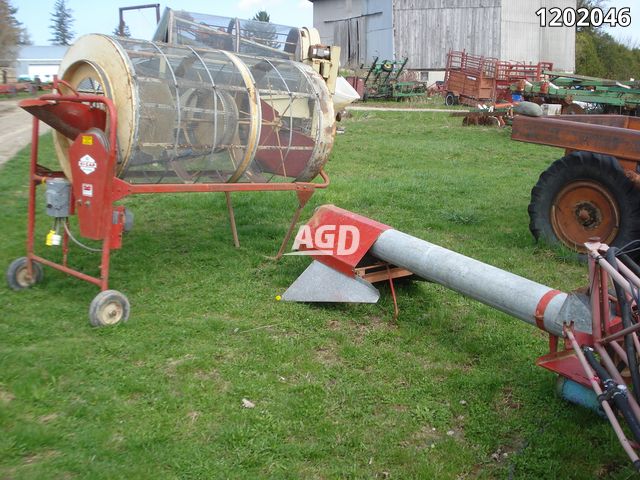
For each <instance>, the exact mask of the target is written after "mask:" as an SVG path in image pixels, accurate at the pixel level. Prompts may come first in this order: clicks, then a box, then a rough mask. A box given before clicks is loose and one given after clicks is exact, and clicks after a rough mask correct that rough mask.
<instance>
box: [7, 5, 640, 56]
mask: <svg viewBox="0 0 640 480" xmlns="http://www.w3.org/2000/svg"><path fill="white" fill-rule="evenodd" d="M508 1H509V0H508ZM54 3H55V2H54V0H11V4H12V5H13V6H14V7H17V8H18V13H17V17H18V20H19V21H21V22H22V23H23V24H24V25H25V26H26V28H27V30H28V31H29V34H30V35H31V40H32V41H33V43H34V45H48V44H49V38H50V37H51V32H50V31H49V23H50V16H51V11H52V10H53V5H54ZM148 3H154V2H150V1H149V0H144V1H141V0H125V1H122V0H120V1H118V0H93V1H88V0H68V1H67V4H68V6H69V8H71V9H72V10H73V17H74V18H75V23H74V25H73V30H74V31H75V33H76V37H78V36H80V35H82V34H85V33H108V34H111V33H112V32H113V30H114V29H115V28H116V26H117V25H118V8H119V7H126V6H131V5H140V4H148ZM547 3H548V4H549V3H551V2H547ZM160 6H161V12H162V10H164V7H165V6H169V7H171V8H176V9H182V10H187V11H191V12H197V13H209V14H212V15H219V16H222V17H238V18H251V17H253V16H254V15H255V14H256V13H257V12H258V11H259V10H266V11H267V12H268V13H269V15H270V16H271V22H273V23H277V24H280V25H287V26H292V27H311V26H313V5H312V4H311V2H309V1H308V0H175V1H174V2H173V3H161V4H160ZM608 7H609V8H621V7H630V8H631V25H630V26H629V27H626V28H622V27H618V28H613V29H607V31H609V33H611V34H612V35H613V36H614V37H616V38H617V39H618V40H621V41H622V42H623V43H625V44H629V43H631V44H633V45H636V46H637V47H640V1H639V0H609V2H608ZM125 22H126V23H127V25H129V29H130V31H131V36H132V37H134V38H141V39H150V38H151V36H152V35H153V32H154V31H155V23H156V20H155V10H153V9H147V10H132V11H127V12H125ZM551 28H553V27H551Z"/></svg>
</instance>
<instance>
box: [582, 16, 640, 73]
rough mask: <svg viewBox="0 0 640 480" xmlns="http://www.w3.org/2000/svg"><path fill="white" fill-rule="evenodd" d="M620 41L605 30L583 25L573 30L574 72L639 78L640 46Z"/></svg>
mask: <svg viewBox="0 0 640 480" xmlns="http://www.w3.org/2000/svg"><path fill="white" fill-rule="evenodd" d="M627 43H628V44H627V45H624V44H623V43H621V42H620V41H618V40H616V39H615V38H613V37H612V36H611V35H609V34H608V33H606V32H603V31H600V30H593V29H586V30H583V31H579V32H577V33H576V73H577V74H579V75H587V76H590V77H601V78H611V79H614V80H629V79H631V78H633V79H635V80H640V48H638V46H637V44H634V42H631V41H629V42H627Z"/></svg>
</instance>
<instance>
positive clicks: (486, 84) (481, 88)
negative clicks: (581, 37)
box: [444, 50, 553, 107]
mask: <svg viewBox="0 0 640 480" xmlns="http://www.w3.org/2000/svg"><path fill="white" fill-rule="evenodd" d="M552 68H553V64H552V63H550V62H538V63H536V64H531V63H525V62H507V61H501V60H498V59H497V58H491V57H483V56H479V55H473V54H470V53H467V52H465V51H461V52H460V51H455V50H451V51H450V52H449V53H448V54H447V67H446V70H445V79H444V92H445V94H444V95H445V97H444V98H445V104H446V105H449V106H451V105H457V104H460V103H461V104H464V105H469V106H471V107H477V106H478V104H482V103H485V104H486V103H496V102H511V100H512V92H511V90H510V87H511V85H512V84H513V83H514V82H518V81H528V82H531V81H535V80H540V79H542V76H543V71H544V70H545V69H552Z"/></svg>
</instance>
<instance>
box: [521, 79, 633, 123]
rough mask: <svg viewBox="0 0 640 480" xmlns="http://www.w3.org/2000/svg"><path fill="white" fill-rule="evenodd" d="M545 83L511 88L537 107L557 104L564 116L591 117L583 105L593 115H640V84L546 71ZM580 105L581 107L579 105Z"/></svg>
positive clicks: (536, 82)
mask: <svg viewBox="0 0 640 480" xmlns="http://www.w3.org/2000/svg"><path fill="white" fill-rule="evenodd" d="M544 75H545V76H546V79H545V80H537V81H532V80H528V81H524V80H521V81H518V82H515V83H513V84H512V85H511V91H512V92H513V93H514V94H517V95H521V96H522V97H523V98H524V99H525V100H528V101H531V102H536V103H557V104H561V105H562V106H563V108H562V113H565V114H582V113H590V112H587V111H586V110H585V108H584V107H583V106H581V105H580V104H581V103H582V104H588V105H589V106H590V107H592V108H591V109H590V110H593V112H594V113H604V114H624V115H634V116H638V115H640V82H633V81H629V82H619V81H617V80H609V79H605V78H596V77H585V76H582V75H574V74H571V73H565V72H554V71H551V70H545V71H544ZM576 102H579V103H576Z"/></svg>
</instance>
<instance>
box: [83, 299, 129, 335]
mask: <svg viewBox="0 0 640 480" xmlns="http://www.w3.org/2000/svg"><path fill="white" fill-rule="evenodd" d="M130 309H131V306H130V305H129V299H128V298H127V297H126V296H125V295H123V294H122V293H120V292H118V291H117V290H105V291H104V292H100V293H99V294H98V295H96V297H95V298H94V299H93V301H92V302H91V305H89V323H91V325H92V326H94V327H103V326H105V325H115V324H116V323H120V322H126V321H127V320H128V319H129V311H130Z"/></svg>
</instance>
